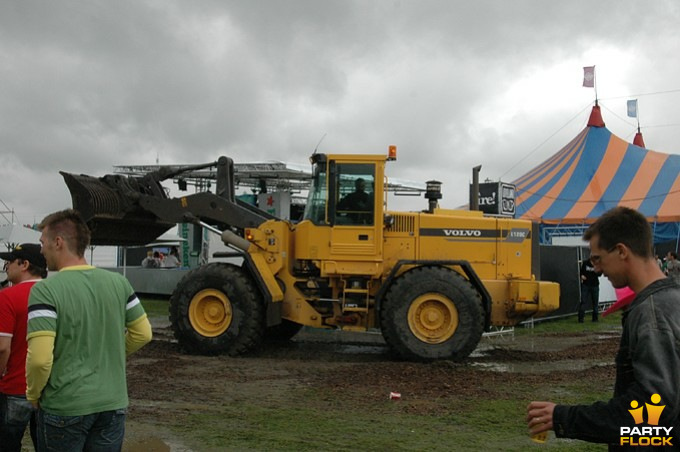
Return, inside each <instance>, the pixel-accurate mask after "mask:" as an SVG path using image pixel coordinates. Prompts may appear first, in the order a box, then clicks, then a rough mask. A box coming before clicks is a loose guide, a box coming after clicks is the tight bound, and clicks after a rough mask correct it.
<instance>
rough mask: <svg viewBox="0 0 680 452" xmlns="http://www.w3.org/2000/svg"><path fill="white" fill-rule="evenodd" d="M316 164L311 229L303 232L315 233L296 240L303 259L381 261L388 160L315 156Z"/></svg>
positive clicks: (381, 157) (309, 204) (309, 202)
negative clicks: (304, 257) (314, 257)
mask: <svg viewBox="0 0 680 452" xmlns="http://www.w3.org/2000/svg"><path fill="white" fill-rule="evenodd" d="M311 161H312V184H311V187H310V190H309V196H308V199H307V205H306V207H305V213H304V217H303V223H307V226H305V225H299V226H298V228H300V227H302V228H303V229H307V228H309V229H310V230H309V231H308V233H307V232H306V233H304V234H300V235H299V236H298V238H297V239H296V240H297V245H296V247H298V246H299V249H298V251H299V253H300V254H299V256H303V255H309V256H312V255H315V256H317V257H318V258H320V259H322V260H324V259H331V260H337V261H348V260H351V261H363V260H370V261H375V260H376V259H377V260H380V259H381V256H382V233H383V210H384V185H385V181H384V172H385V161H386V156H384V155H342V154H332V155H331V154H329V155H327V154H314V155H313V156H312V158H311ZM304 220H308V222H305V221H304ZM303 237H304V238H303ZM312 250H315V251H312Z"/></svg>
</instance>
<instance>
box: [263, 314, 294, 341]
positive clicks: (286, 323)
mask: <svg viewBox="0 0 680 452" xmlns="http://www.w3.org/2000/svg"><path fill="white" fill-rule="evenodd" d="M302 326H303V325H301V324H299V323H295V322H291V321H290V320H287V319H281V323H279V324H278V325H274V326H270V327H268V328H267V329H266V330H265V332H264V340H265V341H266V342H269V343H276V342H286V341H289V340H291V339H292V338H293V337H294V336H295V335H296V334H298V333H299V332H300V330H301V329H302Z"/></svg>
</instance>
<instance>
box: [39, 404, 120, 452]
mask: <svg viewBox="0 0 680 452" xmlns="http://www.w3.org/2000/svg"><path fill="white" fill-rule="evenodd" d="M126 411H127V410H125V409H121V410H113V411H102V412H101V413H93V414H87V415H84V416H57V415H55V414H50V413H46V412H45V411H43V410H38V416H37V418H38V447H37V449H36V450H37V451H38V452H46V451H55V452H62V451H79V450H87V451H97V452H109V451H120V450H121V448H122V447H123V437H124V436H125V412H126Z"/></svg>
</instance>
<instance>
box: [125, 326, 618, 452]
mask: <svg viewBox="0 0 680 452" xmlns="http://www.w3.org/2000/svg"><path fill="white" fill-rule="evenodd" d="M154 333H155V337H154V340H153V341H152V343H150V344H149V345H148V346H146V347H145V348H143V349H142V350H140V351H139V352H138V353H136V354H135V355H133V356H132V357H131V358H130V361H129V365H128V386H129V393H130V411H129V417H128V423H127V433H126V443H125V448H124V450H127V451H135V452H136V451H144V452H151V451H166V450H173V451H184V450H202V448H201V446H200V444H199V445H197V444H196V439H195V438H193V439H191V440H189V439H188V438H185V437H183V435H182V434H180V433H177V431H176V429H174V431H173V429H172V428H171V427H169V426H171V425H174V426H176V425H177V424H178V422H179V423H182V422H184V421H183V419H188V417H187V416H188V414H189V413H192V412H201V411H203V412H205V411H210V409H211V406H212V405H219V404H226V403H230V402H233V401H239V400H246V399H248V400H250V401H258V400H262V401H263V403H265V401H269V402H271V401H277V402H282V401H284V400H285V398H286V395H287V393H288V391H287V389H288V388H293V387H300V386H304V385H314V386H315V387H317V388H320V389H322V390H323V393H325V394H327V397H328V398H329V399H332V398H334V397H342V396H343V394H348V393H352V394H358V395H357V397H359V398H360V399H361V402H360V403H364V402H365V401H367V400H368V401H370V400H376V401H377V400H380V401H382V400H385V398H386V397H389V394H390V392H392V391H394V392H399V393H400V394H401V397H402V400H403V401H408V403H407V404H405V405H404V409H405V410H408V411H409V412H412V413H416V414H434V415H436V414H438V413H437V410H439V409H441V408H440V407H441V404H433V403H428V401H429V400H432V399H442V398H447V397H464V398H474V397H478V396H482V397H496V396H497V397H504V396H507V395H506V394H503V392H507V384H505V382H506V381H507V377H508V373H510V374H512V378H513V380H514V381H518V382H522V383H526V384H529V385H531V384H532V382H539V381H540V382H541V383H545V382H546V381H550V382H553V383H554V384H556V385H558V384H560V383H561V382H565V381H569V380H571V379H574V378H575V376H576V375H577V376H578V378H584V379H588V380H592V381H606V382H611V381H613V379H614V365H613V359H614V355H615V352H616V349H617V347H618V340H619V337H620V330H616V329H613V330H611V331H607V332H605V333H602V332H601V331H600V332H594V331H583V332H577V333H566V334H554V333H545V334H540V335H539V334H533V333H531V334H526V332H525V333H524V334H519V333H518V334H513V333H505V334H501V335H494V336H490V337H485V338H484V339H483V340H482V342H481V344H480V346H479V347H478V349H477V350H476V351H475V352H474V353H473V354H472V356H471V357H470V358H469V359H468V360H467V361H466V362H464V363H452V362H439V363H430V364H424V363H412V362H403V361H399V360H395V359H394V357H393V356H392V355H391V354H390V352H389V350H388V348H387V347H386V345H385V344H384V342H383V341H382V338H381V336H380V335H379V334H368V335H365V334H364V335H351V336H350V335H347V334H346V333H345V334H343V333H339V332H327V331H314V330H312V331H306V330H303V331H302V332H301V333H300V334H298V336H296V337H295V338H294V339H293V340H292V341H291V342H290V343H287V344H283V345H281V344H279V345H267V346H266V347H264V348H263V349H262V350H261V351H259V352H257V353H255V354H253V355H250V356H246V357H236V358H231V357H227V356H217V357H205V356H195V355H188V354H185V353H182V351H181V350H180V349H179V346H178V344H177V343H176V342H174V341H173V340H172V334H171V331H170V328H169V326H168V325H167V323H164V322H163V321H160V322H159V321H156V322H155V324H154ZM592 345H596V346H592ZM480 379H483V380H484V381H487V382H488V381H490V380H491V381H492V382H493V381H494V380H498V384H497V385H494V384H491V385H489V384H485V385H483V386H480V385H478V384H477V382H478V381H479V380H480ZM494 388H497V389H494ZM480 391H483V392H484V393H483V394H480ZM494 391H498V394H495V393H494ZM357 400H359V399H357ZM358 403H359V402H358ZM187 428H191V427H190V426H187Z"/></svg>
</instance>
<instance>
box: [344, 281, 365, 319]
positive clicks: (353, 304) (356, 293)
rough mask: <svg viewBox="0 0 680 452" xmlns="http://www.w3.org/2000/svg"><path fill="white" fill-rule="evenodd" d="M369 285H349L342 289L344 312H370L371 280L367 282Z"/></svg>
mask: <svg viewBox="0 0 680 452" xmlns="http://www.w3.org/2000/svg"><path fill="white" fill-rule="evenodd" d="M366 286H367V287H365V288H363V287H356V288H350V287H347V282H345V288H344V290H343V291H342V310H343V311H344V312H368V308H369V306H370V301H371V299H370V295H369V292H370V281H369V282H367V284H366Z"/></svg>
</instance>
